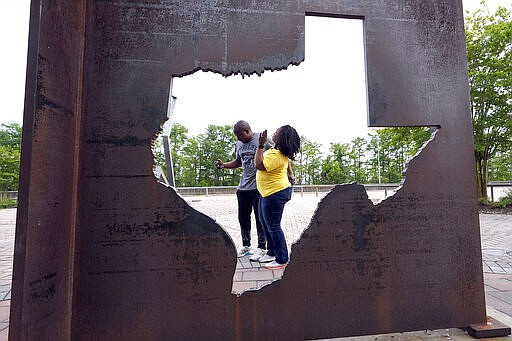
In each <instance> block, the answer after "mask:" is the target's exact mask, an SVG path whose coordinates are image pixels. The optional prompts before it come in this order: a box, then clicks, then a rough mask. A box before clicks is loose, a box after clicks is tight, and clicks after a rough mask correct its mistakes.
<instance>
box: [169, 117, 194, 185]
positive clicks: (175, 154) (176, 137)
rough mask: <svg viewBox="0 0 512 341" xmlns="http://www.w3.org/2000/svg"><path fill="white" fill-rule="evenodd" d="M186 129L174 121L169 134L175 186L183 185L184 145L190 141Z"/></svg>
mask: <svg viewBox="0 0 512 341" xmlns="http://www.w3.org/2000/svg"><path fill="white" fill-rule="evenodd" d="M187 134H188V129H187V128H185V127H184V126H183V125H181V124H179V123H174V124H173V125H172V127H171V132H170V134H169V141H170V144H171V157H172V161H173V171H174V182H175V184H176V186H177V187H183V186H185V182H184V171H185V167H186V163H185V160H184V159H185V147H186V146H187V145H188V144H189V143H190V142H189V138H188V135H187Z"/></svg>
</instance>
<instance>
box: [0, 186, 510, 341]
mask: <svg viewBox="0 0 512 341" xmlns="http://www.w3.org/2000/svg"><path fill="white" fill-rule="evenodd" d="M323 195H325V193H318V194H315V193H304V194H301V193H295V194H294V196H293V198H292V200H291V201H290V202H289V203H288V204H287V205H286V207H285V213H284V216H283V221H282V225H283V229H284V230H285V234H286V238H287V241H288V243H289V249H291V244H293V243H294V242H295V241H297V240H298V239H299V238H300V235H301V233H302V232H303V231H304V229H306V228H307V227H308V224H309V222H310V220H311V217H312V216H313V214H314V212H315V210H316V208H317V205H318V202H319V200H321V198H322V197H323ZM369 195H370V198H371V199H372V200H374V201H375V202H378V201H380V200H382V199H383V196H382V193H378V192H375V193H373V197H372V193H371V192H369ZM184 199H185V200H186V201H187V202H188V203H189V204H190V205H191V206H192V207H194V208H195V209H197V210H198V211H200V212H202V213H205V214H207V215H209V216H210V217H212V218H213V219H215V221H216V222H217V223H218V224H220V225H221V226H222V227H223V228H224V229H225V230H226V232H228V233H229V234H230V236H231V237H232V239H233V242H234V243H235V245H236V248H237V249H238V248H240V247H241V236H240V229H239V225H238V220H237V211H236V209H237V203H236V196H235V195H214V196H193V197H184ZM15 220H16V209H3V210H0V341H5V340H7V333H8V324H9V322H8V318H9V306H10V298H11V278H12V268H13V264H12V262H13V254H14V235H15ZM253 225H254V221H253ZM480 229H481V238H482V254H483V263H482V266H483V271H484V282H485V293H486V303H487V312H488V315H489V316H492V317H494V318H496V319H497V320H499V321H501V322H503V323H505V324H507V325H509V326H511V325H512V215H501V214H480ZM252 232H253V234H252V240H254V241H256V240H257V238H256V229H255V227H254V226H253V229H252ZM290 261H292V262H293V254H291V256H290ZM283 271H284V270H267V269H264V268H261V267H260V265H259V263H258V262H250V261H249V259H248V257H247V256H246V257H242V258H239V259H238V265H237V270H236V272H235V274H234V278H233V279H234V280H233V288H232V292H233V294H238V295H240V294H242V293H243V291H245V290H257V289H258V288H261V287H263V286H265V285H269V284H271V283H272V282H273V281H275V280H279V279H280V278H281V277H282V276H283ZM418 339H428V340H449V339H451V340H466V339H467V340H470V339H472V338H470V337H468V336H467V335H466V334H465V333H464V332H463V331H462V330H460V329H447V330H435V331H423V332H416V333H402V334H388V335H378V336H367V337H357V338H343V340H368V341H369V340H418ZM503 339H507V340H508V339H512V337H508V338H497V339H496V340H503ZM488 340H492V339H488Z"/></svg>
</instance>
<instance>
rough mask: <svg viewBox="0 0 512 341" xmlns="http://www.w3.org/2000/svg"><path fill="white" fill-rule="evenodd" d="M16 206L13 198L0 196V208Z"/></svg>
mask: <svg viewBox="0 0 512 341" xmlns="http://www.w3.org/2000/svg"><path fill="white" fill-rule="evenodd" d="M16 206H17V201H16V200H14V199H9V198H3V197H1V196H0V209H1V208H12V207H16Z"/></svg>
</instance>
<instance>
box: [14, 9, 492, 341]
mask: <svg viewBox="0 0 512 341" xmlns="http://www.w3.org/2000/svg"><path fill="white" fill-rule="evenodd" d="M32 12H33V14H32V20H31V32H30V50H29V67H28V71H27V95H26V107H25V121H24V136H23V152H22V169H21V179H22V183H21V188H20V207H19V213H18V214H19V215H18V222H17V232H16V247H15V265H14V280H13V300H12V312H11V327H10V338H11V339H12V340H33V339H50V338H54V339H74V340H82V339H83V340H101V339H104V340H113V339H116V340H168V339H241V338H244V339H252V340H260V339H263V338H268V339H282V338H285V337H287V338H290V339H311V338H328V337H335V336H350V335H362V334H377V333H386V332H395V331H409V330H419V329H434V328H444V327H460V326H464V325H469V324H471V323H478V322H482V321H484V320H485V300H484V290H483V276H482V270H481V263H480V261H481V251H480V237H479V226H478V212H477V201H476V182H475V179H474V172H473V168H474V164H473V150H472V148H473V145H472V137H471V120H470V114H469V95H468V85H467V71H466V64H465V48H464V30H463V17H462V5H461V2H460V1H453V2H447V3H442V4H441V3H439V2H438V1H436V0H427V1H409V0H394V1H387V2H375V1H362V0H359V1H357V0H350V1H349V0H346V1H320V0H317V1H308V2H303V1H257V2H254V1H253V2H246V1H236V0H232V1H229V0H224V1H197V2H196V1H194V2H190V1H165V0H159V1H150V0H146V1H137V0H132V1H127V0H126V1H106V0H97V1H80V2H79V1H77V2H74V3H73V4H70V3H69V2H67V1H63V0H59V1H52V2H50V1H44V0H39V1H38V0H33V1H32ZM305 13H311V14H312V13H315V14H324V15H334V16H342V17H357V18H364V31H365V49H366V61H367V79H368V83H367V84H368V100H369V123H370V124H371V125H372V126H403V125H428V126H437V127H440V128H439V129H438V131H437V133H436V135H435V138H434V139H433V140H432V141H431V142H430V143H429V144H428V146H427V147H426V148H425V149H424V150H423V151H422V153H421V154H420V155H419V156H418V157H416V158H415V159H414V160H412V161H411V162H410V164H409V166H408V169H407V171H406V174H405V182H404V184H403V186H402V188H401V189H400V190H399V191H398V192H397V193H396V194H395V195H394V196H393V197H392V198H389V199H387V200H385V201H384V202H382V203H381V204H380V205H378V206H374V205H373V204H372V203H371V202H370V201H369V200H367V198H366V195H365V192H364V188H363V187H361V186H358V185H346V186H339V187H337V188H335V189H334V190H333V191H332V192H331V193H330V194H329V195H328V196H327V197H326V198H325V199H324V200H323V201H322V202H321V204H320V206H319V208H318V210H317V212H316V214H315V216H314V217H313V219H312V222H311V224H310V226H309V228H308V229H307V231H305V233H304V234H303V236H302V239H301V240H300V241H299V242H298V243H297V244H296V245H294V247H293V249H292V258H291V263H290V264H289V265H288V267H287V269H286V271H285V274H284V277H283V279H282V280H281V281H278V282H276V283H273V284H272V285H270V286H267V287H265V288H263V289H261V290H259V291H256V292H246V293H244V294H243V295H242V296H240V297H236V296H234V295H232V294H231V293H230V291H231V286H232V277H233V273H234V270H235V265H236V250H235V248H234V245H233V242H232V241H231V239H230V237H229V236H228V235H227V233H226V232H225V231H224V230H222V228H221V227H220V226H219V225H217V224H216V223H215V222H214V221H213V220H212V219H210V218H208V217H206V216H204V215H202V214H201V213H198V212H196V211H194V210H193V209H192V208H191V207H189V206H188V205H187V203H186V202H185V201H184V200H183V199H181V197H179V196H178V195H176V193H174V191H173V190H172V189H169V188H165V187H163V186H162V185H161V184H159V183H157V182H156V179H155V177H154V175H153V155H152V153H151V143H152V139H153V138H154V137H155V134H156V132H157V131H158V129H159V127H160V124H161V122H162V120H163V119H164V118H165V117H166V110H167V102H168V98H167V96H168V93H169V91H168V90H169V89H168V87H169V80H170V78H171V77H172V76H176V75H185V74H189V73H191V72H193V71H195V70H197V69H204V70H211V71H214V72H219V73H222V74H224V75H229V74H232V73H239V72H240V73H244V74H251V73H261V72H264V71H265V70H279V69H283V68H286V67H287V66H288V65H289V64H290V63H292V64H297V63H300V62H301V61H302V60H303V57H304V15H305ZM333 67H336V65H333ZM312 279H314V280H312Z"/></svg>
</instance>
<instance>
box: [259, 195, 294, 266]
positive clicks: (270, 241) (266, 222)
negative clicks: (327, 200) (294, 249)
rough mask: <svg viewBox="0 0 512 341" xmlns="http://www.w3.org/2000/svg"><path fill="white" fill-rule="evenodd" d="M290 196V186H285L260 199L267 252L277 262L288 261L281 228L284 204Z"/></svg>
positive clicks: (283, 262) (284, 262)
mask: <svg viewBox="0 0 512 341" xmlns="http://www.w3.org/2000/svg"><path fill="white" fill-rule="evenodd" d="M291 198H292V188H291V187H288V188H285V189H283V190H281V191H279V192H277V193H274V194H271V195H269V196H268V197H265V198H263V197H262V198H261V199H260V220H261V224H262V225H263V230H264V231H265V235H266V237H267V247H268V251H267V254H268V255H270V256H275V257H276V262H278V263H279V264H286V263H288V247H287V246H286V238H285V236H284V232H283V229H282V228H281V218H282V217H283V211H284V205H285V204H286V203H287V202H288V201H290V199H291Z"/></svg>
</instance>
